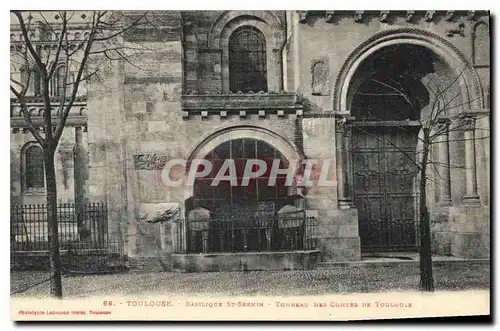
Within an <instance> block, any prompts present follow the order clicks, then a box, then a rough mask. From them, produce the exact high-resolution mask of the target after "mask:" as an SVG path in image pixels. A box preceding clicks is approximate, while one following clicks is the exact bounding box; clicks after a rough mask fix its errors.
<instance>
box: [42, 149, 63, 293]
mask: <svg viewBox="0 0 500 331" xmlns="http://www.w3.org/2000/svg"><path fill="white" fill-rule="evenodd" d="M54 155H55V150H54V149H52V148H47V150H44V161H45V177H46V182H47V221H48V226H49V243H50V295H51V296H53V297H55V298H59V299H62V285H61V255H60V253H59V222H58V219H57V185H56V171H55V165H54Z"/></svg>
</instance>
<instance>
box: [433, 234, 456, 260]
mask: <svg viewBox="0 0 500 331" xmlns="http://www.w3.org/2000/svg"><path fill="white" fill-rule="evenodd" d="M451 237H452V233H451V232H441V231H432V232H431V245H432V254H437V255H451Z"/></svg>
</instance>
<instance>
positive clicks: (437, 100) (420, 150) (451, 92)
mask: <svg viewBox="0 0 500 331" xmlns="http://www.w3.org/2000/svg"><path fill="white" fill-rule="evenodd" d="M467 69H468V67H467V66H465V67H464V68H463V69H462V70H461V72H459V73H458V74H456V75H454V76H453V77H449V76H448V77H446V78H445V79H444V80H443V79H440V78H439V75H437V74H436V75H431V76H426V77H424V78H426V79H422V80H421V82H422V83H423V85H424V87H425V88H426V89H427V91H428V92H429V94H430V95H431V97H430V100H429V104H428V105H422V100H420V99H418V98H415V97H412V92H413V91H410V90H409V89H408V87H405V86H403V85H402V84H401V83H399V82H397V81H395V80H391V81H381V80H377V79H372V82H373V83H376V84H378V85H379V86H380V87H381V88H383V89H385V92H377V93H363V92H357V94H360V95H370V96H373V97H386V96H391V97H399V98H401V99H402V100H404V103H406V104H407V105H409V106H410V108H411V110H412V112H414V113H416V114H420V116H419V117H418V118H417V119H416V121H418V126H419V127H420V132H419V135H418V143H417V148H416V153H415V154H413V153H408V152H407V151H404V150H403V149H401V148H400V147H399V146H397V145H396V144H394V143H393V142H391V141H384V142H385V143H387V144H389V145H391V147H393V148H394V149H396V150H397V151H398V152H401V153H402V154H404V155H405V157H406V159H408V160H409V162H411V163H412V165H413V166H414V167H415V168H416V170H417V176H416V178H417V185H416V186H417V188H418V202H417V205H418V212H417V213H418V220H419V230H418V233H419V237H420V242H419V255H420V290H421V291H434V278H433V273H432V251H431V230H430V213H429V206H428V199H427V192H428V184H429V182H431V181H434V179H433V178H431V176H429V172H430V171H433V172H434V173H435V174H437V176H438V177H441V175H440V169H449V168H465V166H463V165H455V164H449V163H448V162H441V161H440V160H439V159H435V158H433V157H432V153H431V152H432V146H434V145H437V144H448V143H450V142H452V140H449V139H448V138H446V139H445V140H443V138H442V137H443V136H445V137H449V136H450V134H451V133H452V132H463V131H464V129H465V128H466V127H467V125H468V124H467V120H466V118H464V114H463V112H461V111H460V109H462V108H465V109H466V108H467V106H468V105H469V104H470V103H472V102H474V101H475V100H462V99H461V92H460V87H459V85H460V80H461V79H463V76H464V72H465V71H466V70H467ZM404 76H406V77H405V79H408V80H410V79H415V77H413V73H406V74H405V75H404ZM422 106H424V107H422ZM368 119H371V120H380V118H376V117H373V118H368ZM477 119H478V118H476V120H477ZM443 124H445V125H443ZM398 128H399V129H401V130H405V129H407V128H405V127H404V126H398ZM365 133H367V134H371V133H370V132H368V131H365ZM377 138H378V139H383V138H380V137H377ZM479 139H489V135H488V136H484V137H482V138H479ZM466 140H467V138H463V139H462V138H461V139H455V140H454V141H466Z"/></svg>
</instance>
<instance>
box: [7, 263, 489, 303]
mask: <svg viewBox="0 0 500 331" xmlns="http://www.w3.org/2000/svg"><path fill="white" fill-rule="evenodd" d="M48 278H49V274H48V273H47V272H21V271H12V272H11V293H12V295H16V296H37V297H45V296H48V292H49V283H48V281H47V279H48ZM434 279H435V284H436V290H463V289H488V288H489V287H490V266H489V265H488V264H487V263H477V262H471V263H459V264H453V263H450V264H446V265H442V266H435V267H434ZM418 283H419V269H418V264H417V263H415V264H411V265H403V266H401V265H399V266H380V267H373V266H371V267H359V266H355V267H337V268H332V269H316V270H297V271H250V272H212V273H175V272H158V273H151V272H150V273H140V272H128V273H120V274H111V275H87V276H73V277H70V276H68V277H64V278H63V291H64V296H65V297H66V298H78V297H87V296H91V295H97V296H101V295H133V296H137V297H141V296H144V297H146V296H148V295H151V294H157V295H169V294H170V295H186V296H196V295H208V294H210V295H224V296H238V295H272V296H276V295H283V296H289V295H318V294H328V293H353V292H378V291H417V290H418Z"/></svg>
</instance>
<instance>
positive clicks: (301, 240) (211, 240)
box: [175, 215, 317, 254]
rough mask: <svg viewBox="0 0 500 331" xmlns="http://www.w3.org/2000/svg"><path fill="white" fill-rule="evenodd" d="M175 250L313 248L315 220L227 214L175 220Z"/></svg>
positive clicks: (187, 251) (315, 243)
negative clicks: (206, 217)
mask: <svg viewBox="0 0 500 331" xmlns="http://www.w3.org/2000/svg"><path fill="white" fill-rule="evenodd" d="M176 225H177V227H176V238H177V244H176V245H175V251H176V253H187V254H190V253H225V252H226V253H227V252H272V251H296V250H313V249H316V247H317V239H316V237H317V236H316V228H317V220H316V218H314V217H306V216H294V217H288V218H286V219H282V218H279V217H277V216H273V217H265V218H264V217H253V216H249V215H229V216H226V217H217V218H213V219H210V220H205V221H200V220H196V221H192V220H191V221H189V220H178V221H177V222H176Z"/></svg>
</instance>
